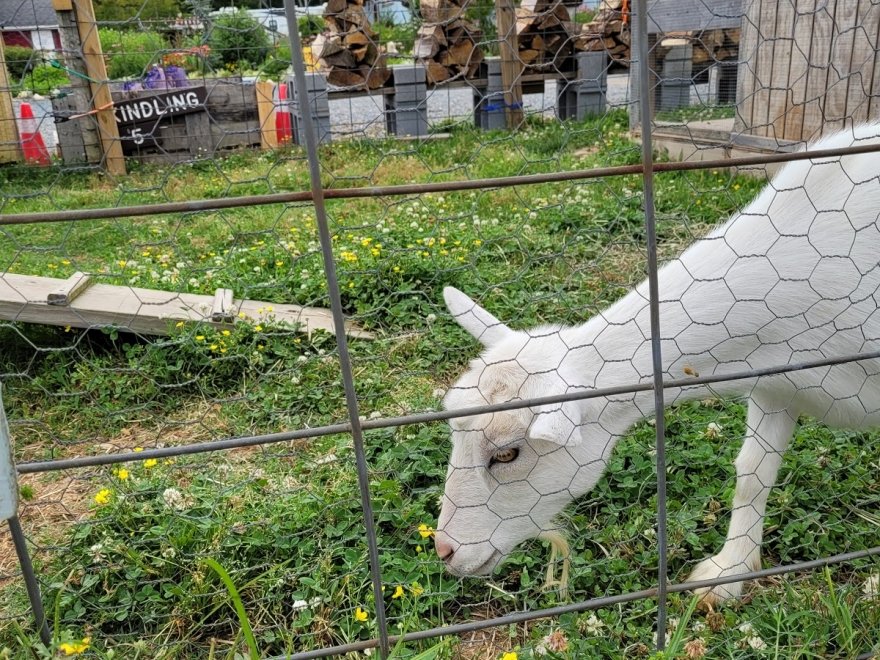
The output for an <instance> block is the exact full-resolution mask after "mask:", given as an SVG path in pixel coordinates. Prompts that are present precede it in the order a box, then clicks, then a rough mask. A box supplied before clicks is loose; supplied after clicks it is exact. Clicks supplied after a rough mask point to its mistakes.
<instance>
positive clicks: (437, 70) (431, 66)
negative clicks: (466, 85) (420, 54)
mask: <svg viewBox="0 0 880 660" xmlns="http://www.w3.org/2000/svg"><path fill="white" fill-rule="evenodd" d="M425 77H426V79H427V81H428V82H429V83H431V84H432V85H436V84H437V83H442V82H443V81H445V80H449V79H450V78H451V77H452V74H451V73H450V72H449V69H448V68H446V67H445V66H443V65H442V64H440V62H436V61H434V60H426V61H425Z"/></svg>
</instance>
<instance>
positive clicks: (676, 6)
mask: <svg viewBox="0 0 880 660" xmlns="http://www.w3.org/2000/svg"><path fill="white" fill-rule="evenodd" d="M744 4H746V1H745V0H648V34H657V33H658V32H678V31H691V30H711V29H714V28H731V27H739V26H740V23H741V21H742V16H743V13H744V12H745V9H744V7H743V5H744Z"/></svg>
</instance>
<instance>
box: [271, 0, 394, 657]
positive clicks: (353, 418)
mask: <svg viewBox="0 0 880 660" xmlns="http://www.w3.org/2000/svg"><path fill="white" fill-rule="evenodd" d="M284 11H285V13H286V15H287V25H288V30H289V32H290V52H291V60H292V61H293V77H294V83H295V89H296V94H297V96H298V97H299V98H300V99H306V98H308V82H307V80H306V67H305V62H304V61H303V55H302V43H301V41H300V36H299V24H298V22H297V18H296V4H295V2H294V0H284ZM302 129H303V137H304V138H305V147H306V153H307V155H308V159H309V176H310V180H311V189H312V201H313V203H314V205H315V217H316V219H317V223H318V234H319V236H320V239H321V254H322V257H323V260H324V272H325V273H326V276H327V292H328V294H329V297H330V307H331V309H332V311H333V324H334V326H335V328H336V345H337V346H338V348H339V368H340V370H341V372H342V382H343V385H344V388H345V403H346V407H347V409H348V418H349V422H350V424H351V436H352V441H353V443H354V452H355V458H356V461H357V476H358V486H359V487H360V494H361V507H362V510H363V514H364V527H365V531H366V537H367V551H368V554H369V559H370V575H371V577H372V582H373V599H374V602H375V607H376V626H377V628H378V629H379V652H380V654H381V656H382V657H383V658H385V657H387V656H388V653H389V651H390V644H389V641H388V623H387V621H386V617H385V601H384V600H383V597H382V569H381V566H380V564H379V546H378V542H377V539H376V524H375V517H374V516H373V506H372V503H371V501H370V477H369V473H368V471H367V458H366V453H365V451H364V434H363V427H362V426H361V421H360V416H359V415H358V400H357V392H356V391H355V388H354V375H353V373H352V367H351V357H350V355H349V352H348V338H347V336H346V334H345V318H344V316H343V313H342V300H341V297H340V294H339V281H338V280H337V278H336V262H335V261H334V257H333V243H332V237H331V235H330V226H329V223H328V222H327V208H326V205H325V204H324V188H323V186H322V183H321V163H320V161H319V158H318V139H317V135H316V131H315V122H314V118H313V117H312V114H311V113H309V112H304V113H303V114H302Z"/></svg>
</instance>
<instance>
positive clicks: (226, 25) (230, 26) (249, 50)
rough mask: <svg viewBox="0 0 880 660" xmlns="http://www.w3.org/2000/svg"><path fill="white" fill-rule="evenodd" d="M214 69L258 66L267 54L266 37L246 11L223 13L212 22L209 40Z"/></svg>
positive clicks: (264, 32)
mask: <svg viewBox="0 0 880 660" xmlns="http://www.w3.org/2000/svg"><path fill="white" fill-rule="evenodd" d="M208 45H209V46H210V47H211V56H212V58H214V64H215V66H228V67H237V68H256V67H259V66H260V65H261V64H262V63H263V62H264V61H265V60H266V56H267V55H268V54H269V47H270V42H269V36H268V35H267V34H266V31H265V30H264V29H263V28H262V27H261V26H260V24H259V22H257V20H256V19H254V18H251V17H250V16H249V15H248V14H247V12H245V11H237V12H235V13H232V14H224V15H222V16H220V17H219V18H217V20H216V21H214V25H213V26H212V28H211V34H210V35H209V37H208Z"/></svg>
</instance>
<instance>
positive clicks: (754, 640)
mask: <svg viewBox="0 0 880 660" xmlns="http://www.w3.org/2000/svg"><path fill="white" fill-rule="evenodd" d="M746 644H748V645H749V646H751V647H752V648H753V649H755V650H756V651H762V650H764V649H766V648H767V642H765V641H764V640H763V639H761V638H760V637H755V636H753V637H748V638H746Z"/></svg>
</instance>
